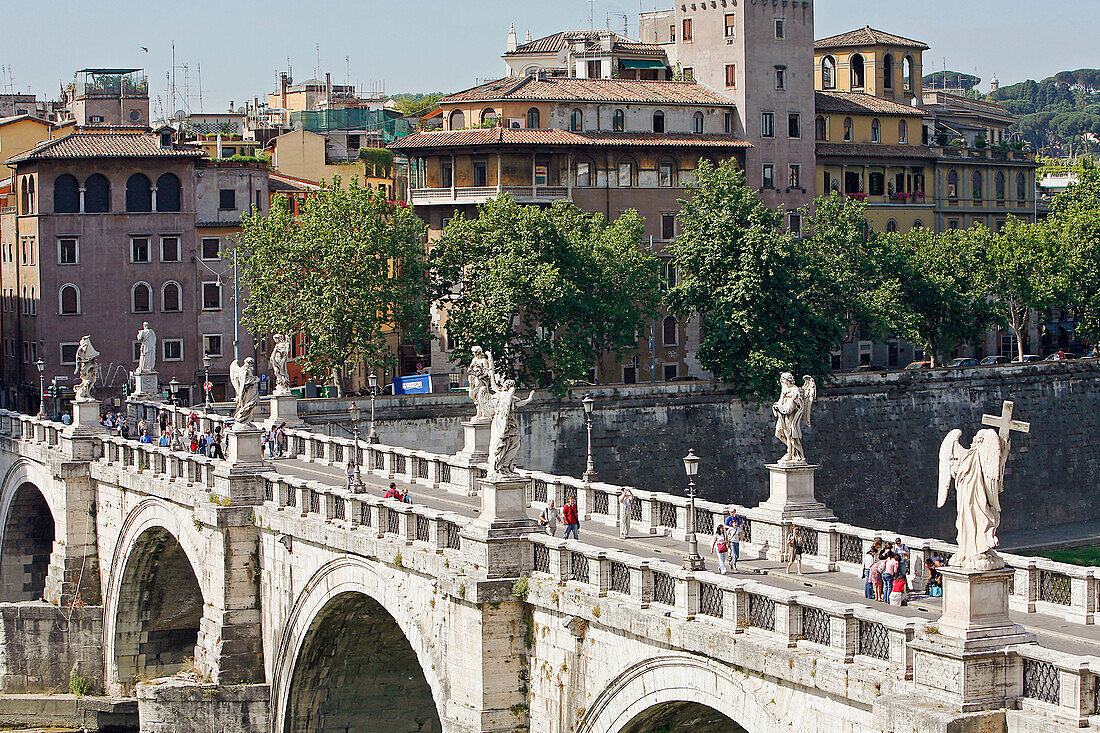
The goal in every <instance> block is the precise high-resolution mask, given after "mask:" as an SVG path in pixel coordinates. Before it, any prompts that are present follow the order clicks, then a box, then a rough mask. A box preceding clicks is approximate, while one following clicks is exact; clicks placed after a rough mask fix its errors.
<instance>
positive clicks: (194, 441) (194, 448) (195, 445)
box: [187, 428, 199, 453]
mask: <svg viewBox="0 0 1100 733" xmlns="http://www.w3.org/2000/svg"><path fill="white" fill-rule="evenodd" d="M187 446H188V447H189V448H190V449H191V452H192V453H198V452H199V434H198V433H196V432H195V430H194V428H192V429H191V431H190V432H189V433H188V434H187Z"/></svg>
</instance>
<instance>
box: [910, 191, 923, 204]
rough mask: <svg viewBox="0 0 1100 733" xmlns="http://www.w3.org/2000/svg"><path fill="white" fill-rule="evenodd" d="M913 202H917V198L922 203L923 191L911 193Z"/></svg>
mask: <svg viewBox="0 0 1100 733" xmlns="http://www.w3.org/2000/svg"><path fill="white" fill-rule="evenodd" d="M911 195H912V197H913V203H917V199H920V201H921V203H924V191H914V192H913V193H912V194H911Z"/></svg>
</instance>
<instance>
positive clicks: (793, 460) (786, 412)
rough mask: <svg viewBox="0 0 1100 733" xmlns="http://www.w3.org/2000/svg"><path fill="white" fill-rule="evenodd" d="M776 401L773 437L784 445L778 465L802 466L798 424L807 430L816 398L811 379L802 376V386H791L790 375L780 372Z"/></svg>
mask: <svg viewBox="0 0 1100 733" xmlns="http://www.w3.org/2000/svg"><path fill="white" fill-rule="evenodd" d="M779 387H780V389H779V400H778V401H776V402H775V403H774V404H773V405H772V415H774V416H775V437H777V438H779V440H781V441H782V442H783V444H784V445H786V446H787V452H786V453H784V454H783V457H782V458H780V459H779V465H780V466H802V465H806V454H805V453H803V451H802V423H806V427H810V409H811V408H812V407H813V404H814V400H816V399H817V384H816V383H815V382H814V379H813V377H811V376H809V375H806V376H804V377H802V386H801V387H799V386H798V385H796V384H795V383H794V375H793V374H791V373H790V372H783V374H782V376H780V377H779Z"/></svg>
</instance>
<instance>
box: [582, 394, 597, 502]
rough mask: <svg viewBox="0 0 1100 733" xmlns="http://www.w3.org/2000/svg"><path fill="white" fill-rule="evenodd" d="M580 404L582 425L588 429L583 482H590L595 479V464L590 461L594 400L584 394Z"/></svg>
mask: <svg viewBox="0 0 1100 733" xmlns="http://www.w3.org/2000/svg"><path fill="white" fill-rule="evenodd" d="M581 404H582V405H584V427H585V430H587V431H588V463H587V465H586V466H585V469H584V482H585V483H586V484H590V483H592V482H593V481H595V480H596V475H597V474H596V464H595V463H593V461H592V405H594V404H596V400H594V399H592V395H590V394H586V395H585V396H584V399H583V400H581Z"/></svg>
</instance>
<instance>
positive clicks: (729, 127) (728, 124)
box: [722, 112, 733, 133]
mask: <svg viewBox="0 0 1100 733" xmlns="http://www.w3.org/2000/svg"><path fill="white" fill-rule="evenodd" d="M723 120H724V121H723V125H722V129H723V130H725V131H726V132H727V133H730V132H733V113H732V112H727V113H726V114H725V116H724V118H723Z"/></svg>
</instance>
